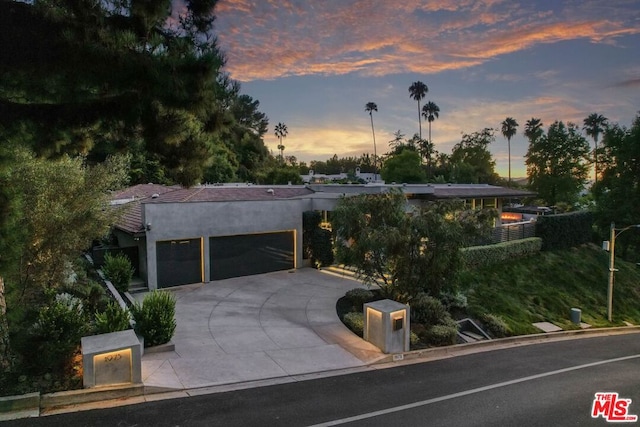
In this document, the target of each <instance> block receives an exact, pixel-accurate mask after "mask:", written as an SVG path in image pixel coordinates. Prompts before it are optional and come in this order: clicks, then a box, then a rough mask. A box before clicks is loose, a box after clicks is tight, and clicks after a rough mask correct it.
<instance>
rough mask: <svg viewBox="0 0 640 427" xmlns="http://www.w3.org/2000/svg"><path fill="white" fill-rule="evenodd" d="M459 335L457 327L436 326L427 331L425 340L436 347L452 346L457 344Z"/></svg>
mask: <svg viewBox="0 0 640 427" xmlns="http://www.w3.org/2000/svg"><path fill="white" fill-rule="evenodd" d="M457 334H458V328H457V326H454V325H434V326H431V327H430V328H428V329H427V330H426V332H425V335H424V337H423V340H424V341H426V343H427V344H429V345H432V346H435V347H439V346H443V345H452V344H455V343H456V337H457Z"/></svg>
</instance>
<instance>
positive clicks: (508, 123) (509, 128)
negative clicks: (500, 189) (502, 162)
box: [502, 117, 518, 187]
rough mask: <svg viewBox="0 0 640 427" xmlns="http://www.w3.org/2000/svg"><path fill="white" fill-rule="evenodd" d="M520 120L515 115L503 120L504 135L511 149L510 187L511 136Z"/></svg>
mask: <svg viewBox="0 0 640 427" xmlns="http://www.w3.org/2000/svg"><path fill="white" fill-rule="evenodd" d="M517 127H518V122H517V121H516V119H514V118H513V117H507V118H506V119H504V121H503V122H502V135H503V136H504V137H505V138H507V146H508V150H509V187H511V138H512V137H513V136H514V135H515V134H516V128H517Z"/></svg>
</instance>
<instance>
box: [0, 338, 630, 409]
mask: <svg viewBox="0 0 640 427" xmlns="http://www.w3.org/2000/svg"><path fill="white" fill-rule="evenodd" d="M629 333H640V326H621V327H615V328H594V329H584V330H572V331H561V332H550V333H540V334H533V335H521V336H517V337H508V338H499V339H494V340H491V341H479V342H475V343H467V344H457V345H452V346H447V347H433V348H427V349H421V350H413V351H408V352H404V353H396V354H388V355H385V356H383V357H382V358H379V359H377V360H375V361H373V362H371V363H369V364H368V365H365V366H369V367H372V368H376V367H382V365H387V366H389V367H391V366H393V365H394V364H396V363H398V362H404V361H415V362H418V361H420V360H435V359H442V358H446V357H455V356H461V355H464V354H472V353H477V352H482V351H491V350H497V349H502V348H505V347H514V346H518V345H527V344H536V343H542V342H549V341H560V340H567V339H579V338H588V337H595V336H607V335H622V334H629ZM328 372H333V371H326V372H324V374H327V373H328ZM316 374H322V373H316ZM206 389H208V388H206ZM175 392H184V393H186V395H185V396H188V395H189V390H188V389H164V388H158V389H156V388H154V387H146V386H145V385H144V384H133V385H123V386H108V387H107V386H105V387H97V388H89V389H80V390H70V391H63V392H57V393H47V394H43V395H40V393H29V394H25V395H22V396H7V397H2V398H0V421H2V420H10V419H15V418H26V417H37V416H39V415H41V414H43V413H45V412H51V411H55V410H57V409H61V408H65V407H73V406H74V405H83V404H90V403H96V402H101V401H115V400H123V403H124V401H125V399H130V398H132V397H140V396H143V397H145V396H151V395H157V396H160V395H162V394H163V393H170V394H171V393H175Z"/></svg>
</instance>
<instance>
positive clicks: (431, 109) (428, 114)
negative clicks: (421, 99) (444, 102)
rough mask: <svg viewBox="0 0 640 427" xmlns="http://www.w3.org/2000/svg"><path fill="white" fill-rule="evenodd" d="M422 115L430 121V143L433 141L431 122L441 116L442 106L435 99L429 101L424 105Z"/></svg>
mask: <svg viewBox="0 0 640 427" xmlns="http://www.w3.org/2000/svg"><path fill="white" fill-rule="evenodd" d="M422 117H424V118H425V119H427V121H428V122H429V143H431V122H433V121H434V120H435V119H437V118H439V117H440V107H438V106H437V105H436V103H435V102H433V101H429V102H427V103H426V104H424V106H423V107H422Z"/></svg>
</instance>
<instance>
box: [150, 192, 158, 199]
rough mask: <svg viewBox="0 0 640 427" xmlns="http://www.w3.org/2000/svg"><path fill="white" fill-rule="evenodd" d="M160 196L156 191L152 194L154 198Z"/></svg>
mask: <svg viewBox="0 0 640 427" xmlns="http://www.w3.org/2000/svg"><path fill="white" fill-rule="evenodd" d="M158 197H160V195H159V194H158V193H154V194H152V195H151V198H152V199H157V198H158Z"/></svg>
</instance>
